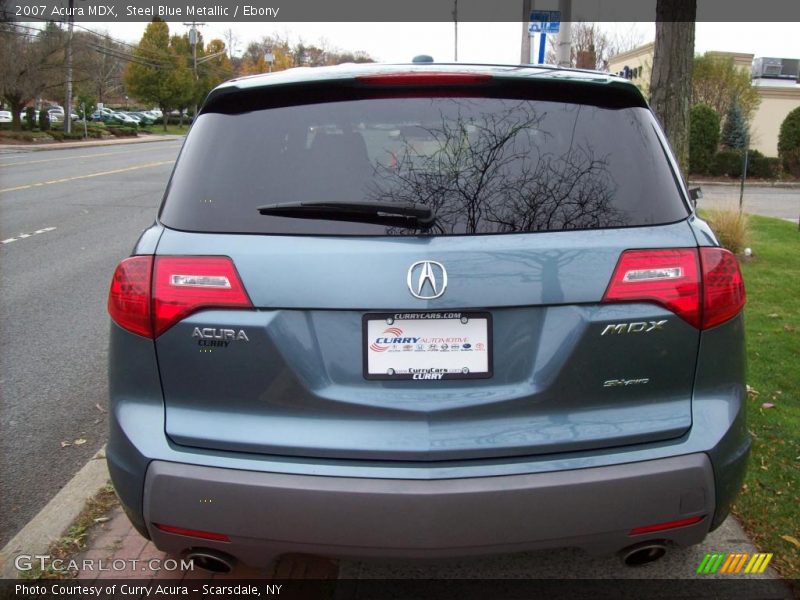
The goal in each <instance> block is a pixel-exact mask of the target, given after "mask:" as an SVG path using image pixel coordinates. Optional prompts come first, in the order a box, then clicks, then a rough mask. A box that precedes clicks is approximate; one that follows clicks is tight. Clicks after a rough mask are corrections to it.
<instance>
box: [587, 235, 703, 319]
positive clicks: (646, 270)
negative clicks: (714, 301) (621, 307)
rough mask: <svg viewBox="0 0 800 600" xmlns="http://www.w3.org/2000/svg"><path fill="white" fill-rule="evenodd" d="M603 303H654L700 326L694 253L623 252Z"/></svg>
mask: <svg viewBox="0 0 800 600" xmlns="http://www.w3.org/2000/svg"><path fill="white" fill-rule="evenodd" d="M603 302H655V303H657V304H661V305H662V306H664V307H665V308H667V309H668V310H671V311H672V312H674V313H675V314H676V315H678V316H679V317H681V318H682V319H684V320H685V321H687V322H688V323H690V324H692V325H694V326H695V327H698V328H699V327H700V270H699V267H698V264H697V251H696V250H693V249H674V250H626V251H625V252H623V253H622V256H620V258H619V262H618V263H617V268H616V269H615V271H614V275H613V276H612V277H611V283H610V284H609V286H608V289H607V290H606V295H605V297H604V298H603Z"/></svg>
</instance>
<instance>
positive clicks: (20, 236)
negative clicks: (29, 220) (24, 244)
mask: <svg viewBox="0 0 800 600" xmlns="http://www.w3.org/2000/svg"><path fill="white" fill-rule="evenodd" d="M55 229H56V228H55V227H45V228H44V229H37V230H36V231H34V232H33V233H20V234H19V235H18V236H17V237H15V238H8V239H7V240H2V241H0V244H10V243H11V242H16V241H17V240H24V239H25V238H29V237H33V236H34V235H39V234H40V233H47V232H48V231H55Z"/></svg>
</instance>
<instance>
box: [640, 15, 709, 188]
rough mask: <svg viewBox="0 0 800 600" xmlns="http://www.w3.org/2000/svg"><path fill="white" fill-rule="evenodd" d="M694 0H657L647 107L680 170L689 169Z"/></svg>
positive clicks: (685, 171)
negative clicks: (665, 135)
mask: <svg viewBox="0 0 800 600" xmlns="http://www.w3.org/2000/svg"><path fill="white" fill-rule="evenodd" d="M696 12H697V2H696V0H658V2H657V4H656V43H655V51H654V54H653V72H652V74H651V76H650V106H651V108H652V109H653V112H654V113H655V115H656V117H658V120H659V121H660V122H661V125H662V127H663V128H664V132H665V133H666V134H667V138H668V139H669V142H670V144H671V145H672V149H673V150H674V151H675V154H676V155H677V157H678V161H679V162H680V165H681V169H682V170H683V172H684V173H687V172H688V168H689V110H690V108H691V99H692V65H693V61H694V20H695V16H696Z"/></svg>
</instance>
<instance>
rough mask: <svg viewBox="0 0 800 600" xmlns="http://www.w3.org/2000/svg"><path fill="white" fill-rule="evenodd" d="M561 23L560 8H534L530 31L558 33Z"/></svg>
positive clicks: (529, 26)
mask: <svg viewBox="0 0 800 600" xmlns="http://www.w3.org/2000/svg"><path fill="white" fill-rule="evenodd" d="M560 25H561V12H560V11H558V10H532V11H531V17H530V23H529V24H528V32H529V33H558V30H559V26H560Z"/></svg>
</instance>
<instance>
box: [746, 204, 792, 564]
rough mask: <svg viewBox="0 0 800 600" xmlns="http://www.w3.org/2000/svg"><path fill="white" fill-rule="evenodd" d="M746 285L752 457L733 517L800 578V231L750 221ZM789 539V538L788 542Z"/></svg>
mask: <svg viewBox="0 0 800 600" xmlns="http://www.w3.org/2000/svg"><path fill="white" fill-rule="evenodd" d="M750 228H751V239H750V244H749V245H750V246H751V247H752V248H753V257H752V259H750V260H748V261H747V262H745V263H744V264H742V271H743V272H744V278H745V284H746V286H747V307H746V308H745V329H746V331H747V359H748V376H747V380H748V381H747V382H748V385H749V386H750V388H751V392H750V393H749V394H748V406H747V408H748V411H747V418H748V427H749V429H750V432H751V434H752V437H753V452H752V454H751V456H750V466H749V469H748V473H747V478H746V480H745V486H744V489H743V490H742V493H741V494H740V496H739V498H738V499H737V501H736V505H735V507H734V513H735V514H736V516H737V517H739V519H740V520H741V521H742V523H743V525H744V527H745V529H747V531H748V533H749V534H750V535H751V536H752V537H753V539H754V540H755V542H756V543H757V544H758V546H759V547H760V548H761V549H762V550H763V551H764V552H774V553H775V557H774V558H773V563H772V564H773V565H774V566H775V567H776V568H777V569H778V570H779V571H780V572H781V573H782V574H783V575H784V576H785V577H787V578H793V579H797V578H800V232H798V230H797V224H792V223H789V222H787V221H781V220H779V219H770V218H766V217H755V216H751V217H750ZM787 538H788V539H787Z"/></svg>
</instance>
